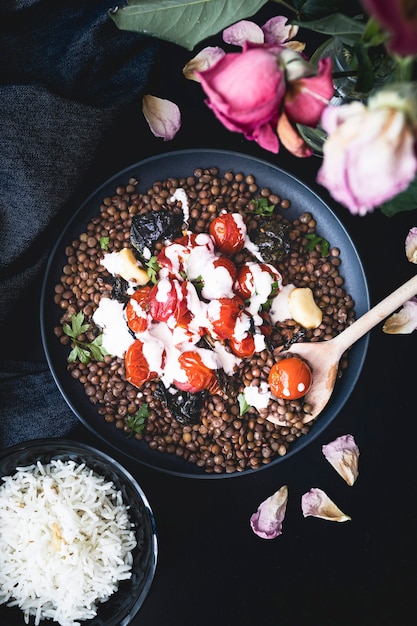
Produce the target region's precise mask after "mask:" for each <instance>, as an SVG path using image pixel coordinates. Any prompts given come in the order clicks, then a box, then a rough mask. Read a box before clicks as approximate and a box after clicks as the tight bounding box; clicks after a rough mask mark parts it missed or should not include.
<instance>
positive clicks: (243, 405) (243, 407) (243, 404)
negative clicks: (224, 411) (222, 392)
mask: <svg viewBox="0 0 417 626" xmlns="http://www.w3.org/2000/svg"><path fill="white" fill-rule="evenodd" d="M237 400H238V402H239V413H240V415H245V413H247V412H248V411H249V409H250V406H251V405H250V404H248V403H247V401H246V398H245V395H244V394H243V393H240V394H239V395H238V397H237Z"/></svg>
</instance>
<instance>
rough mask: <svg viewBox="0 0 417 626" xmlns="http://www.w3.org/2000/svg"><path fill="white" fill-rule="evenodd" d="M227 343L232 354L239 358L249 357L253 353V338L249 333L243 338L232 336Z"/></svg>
mask: <svg viewBox="0 0 417 626" xmlns="http://www.w3.org/2000/svg"><path fill="white" fill-rule="evenodd" d="M227 343H228V344H229V347H230V349H231V351H232V352H233V354H235V355H236V356H238V357H240V358H241V359H246V358H250V357H251V356H253V355H254V354H255V339H254V338H253V335H251V334H250V333H247V334H246V335H245V337H243V339H239V340H238V339H236V338H235V337H233V336H232V337H230V339H229V340H228V342H227Z"/></svg>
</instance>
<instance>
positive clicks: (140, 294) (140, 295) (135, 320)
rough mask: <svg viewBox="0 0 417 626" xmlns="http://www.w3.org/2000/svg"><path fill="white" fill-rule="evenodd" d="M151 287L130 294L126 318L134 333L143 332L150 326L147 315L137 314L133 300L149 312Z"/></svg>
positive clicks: (145, 311)
mask: <svg viewBox="0 0 417 626" xmlns="http://www.w3.org/2000/svg"><path fill="white" fill-rule="evenodd" d="M150 291H151V288H150V287H149V286H146V287H142V288H141V289H137V290H136V291H135V293H133V294H132V295H131V296H130V299H129V302H128V303H127V305H126V320H127V325H128V326H129V328H130V330H132V331H133V332H134V333H142V332H143V331H144V330H146V328H147V326H148V320H147V319H146V317H140V316H138V315H137V313H136V311H135V308H134V305H133V304H132V303H131V300H135V301H136V303H137V305H138V306H139V307H140V308H141V309H142V310H143V311H144V313H148V312H149V293H150Z"/></svg>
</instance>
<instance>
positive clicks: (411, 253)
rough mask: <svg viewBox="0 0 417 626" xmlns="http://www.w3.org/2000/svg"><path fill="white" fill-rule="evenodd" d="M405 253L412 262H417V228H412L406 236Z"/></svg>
mask: <svg viewBox="0 0 417 626" xmlns="http://www.w3.org/2000/svg"><path fill="white" fill-rule="evenodd" d="M405 254H406V256H407V259H408V260H409V261H410V263H417V228H416V227H413V228H410V230H409V232H408V235H407V237H406V238H405Z"/></svg>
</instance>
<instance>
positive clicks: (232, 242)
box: [209, 213, 246, 255]
mask: <svg viewBox="0 0 417 626" xmlns="http://www.w3.org/2000/svg"><path fill="white" fill-rule="evenodd" d="M209 233H210V235H211V236H212V237H213V239H214V241H215V244H216V248H217V250H219V251H220V252H222V253H223V254H229V255H230V254H236V252H239V251H240V250H242V248H243V247H244V245H245V237H246V227H245V225H244V223H243V220H242V217H241V216H240V214H239V213H222V214H221V215H219V216H217V217H215V218H214V220H213V221H212V222H210V226H209Z"/></svg>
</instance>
